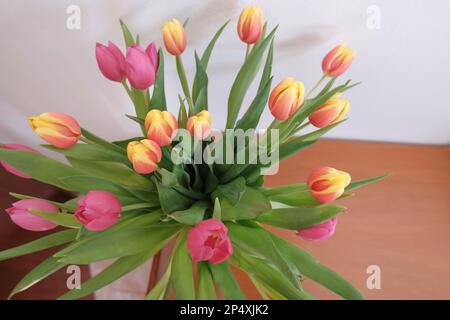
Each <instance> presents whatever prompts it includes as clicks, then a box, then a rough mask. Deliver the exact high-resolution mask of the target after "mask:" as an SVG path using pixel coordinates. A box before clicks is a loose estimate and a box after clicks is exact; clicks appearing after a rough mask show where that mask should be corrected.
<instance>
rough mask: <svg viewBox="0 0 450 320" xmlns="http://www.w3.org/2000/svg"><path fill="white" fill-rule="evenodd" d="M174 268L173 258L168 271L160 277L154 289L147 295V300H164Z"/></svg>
mask: <svg viewBox="0 0 450 320" xmlns="http://www.w3.org/2000/svg"><path fill="white" fill-rule="evenodd" d="M171 270H172V260H171V261H170V262H169V265H168V266H167V269H166V271H165V272H164V274H163V275H162V277H161V279H159V281H158V283H157V284H156V285H155V286H154V287H153V289H152V290H150V292H149V293H148V294H147V296H146V297H145V299H146V300H162V299H163V298H164V296H165V295H166V293H167V289H168V286H169V281H170V275H171Z"/></svg>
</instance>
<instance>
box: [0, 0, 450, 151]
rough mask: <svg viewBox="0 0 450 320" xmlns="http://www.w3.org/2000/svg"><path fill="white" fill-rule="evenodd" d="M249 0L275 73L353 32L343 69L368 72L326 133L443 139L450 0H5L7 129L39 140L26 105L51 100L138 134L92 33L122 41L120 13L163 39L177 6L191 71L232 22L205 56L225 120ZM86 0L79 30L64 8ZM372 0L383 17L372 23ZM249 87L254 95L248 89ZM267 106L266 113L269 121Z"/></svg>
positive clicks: (171, 71)
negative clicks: (99, 61) (338, 122)
mask: <svg viewBox="0 0 450 320" xmlns="http://www.w3.org/2000/svg"><path fill="white" fill-rule="evenodd" d="M246 3H258V4H259V5H260V6H261V8H262V9H263V11H264V13H265V16H266V18H267V19H268V20H269V21H270V24H271V25H272V26H273V25H275V24H278V23H279V24H280V27H279V30H278V33H277V36H276V53H275V66H274V74H275V81H276V82H278V81H280V80H281V79H282V78H284V77H286V76H293V77H295V78H298V79H300V80H302V81H303V82H304V83H305V85H306V87H307V88H308V87H311V86H312V84H313V83H314V82H315V81H316V79H318V78H319V77H320V76H321V70H320V62H321V59H322V57H323V55H324V54H325V53H326V52H327V51H328V50H329V49H331V48H332V47H333V46H334V45H336V44H337V43H340V42H346V43H347V44H349V45H350V46H352V47H353V48H354V49H355V51H356V52H357V59H356V60H355V62H354V64H353V66H352V67H351V69H350V70H349V71H348V72H347V73H346V74H345V78H351V79H354V80H358V81H362V82H363V84H362V85H361V86H359V87H357V88H355V89H354V90H351V91H350V92H349V93H348V94H346V95H345V97H346V98H348V99H349V100H350V101H351V111H350V118H351V119H350V121H348V122H346V123H345V124H344V125H342V127H339V128H337V129H336V130H334V131H333V132H332V133H331V134H329V136H330V137H335V138H346V139H365V140H383V141H399V142H409V143H431V144H448V143H449V142H450V139H449V138H450V129H449V126H448V122H449V120H450V111H449V108H450V106H449V101H450V99H449V98H448V93H449V92H450V81H449V79H450V19H449V13H450V1H446V0H440V1H439V0H435V1H426V0H421V1H411V0H395V1H393V0H390V1H388V0H383V1H382V0H372V1H360V0H352V1H349V0H334V1H324V0H321V1H318V0H314V1H313V0H308V1H306V0H303V1H294V0H290V1H288V0H277V1H269V0H264V1H251V2H250V1H238V0H226V1H225V0H222V1H217V0H215V1H214V0H210V1H200V0H178V1H168V0H166V1H157V0H148V1H143V0H142V1H141V0H135V1H129V0H127V1H125V0H95V1H92V0H91V1H88V0H69V1H66V0H53V1H50V0H41V1H32V0H17V1H13V0H0V39H1V50H0V70H1V78H0V108H1V109H0V110H1V117H0V141H1V142H20V143H26V144H30V145H35V144H38V143H41V140H40V139H39V138H37V137H36V136H35V135H34V134H33V133H32V131H31V130H30V129H29V127H28V125H27V123H26V117H27V116H29V115H34V114H38V113H41V112H45V111H60V112H65V113H69V114H71V115H73V116H75V117H76V118H77V119H78V120H79V122H80V123H81V124H82V125H83V126H84V127H86V128H89V129H90V130H93V131H95V132H97V133H98V134H100V135H103V136H105V137H107V138H110V139H120V138H127V137H129V136H130V135H133V134H137V133H138V129H137V128H136V126H135V124H134V123H133V122H131V121H130V120H128V119H126V118H125V117H124V116H123V115H124V114H125V113H132V106H131V104H130V103H129V102H128V100H127V97H126V94H125V93H124V92H123V90H122V88H121V86H120V85H117V84H116V83H113V82H110V81H108V80H106V79H104V78H103V77H102V76H101V74H100V72H99V71H98V69H97V66H96V62H95V56H94V47H95V42H96V41H99V42H103V43H105V42H107V40H112V41H114V42H116V43H118V44H120V45H121V46H122V47H123V45H122V38H121V33H120V28H119V25H118V19H119V18H123V19H124V20H125V21H126V22H127V24H128V25H129V26H130V28H131V29H132V31H133V32H138V33H139V34H141V39H142V40H143V42H144V43H147V42H148V41H151V40H155V41H156V42H157V43H158V44H161V43H162V41H161V35H160V26H161V24H162V22H163V21H164V20H165V19H168V18H171V17H172V16H175V17H178V18H180V20H184V18H186V17H190V18H191V20H190V23H189V26H188V45H189V48H188V50H187V52H186V54H184V56H183V57H184V60H185V65H186V67H187V70H188V73H189V74H190V75H192V74H193V71H194V65H193V50H194V49H197V50H199V51H202V50H203V48H204V47H205V44H206V43H207V42H208V41H209V39H210V37H211V36H212V34H213V33H214V32H215V30H216V29H217V28H218V27H219V26H220V25H221V24H222V23H223V22H224V21H225V20H226V19H228V18H232V19H233V20H232V22H231V24H230V26H229V27H228V29H227V30H226V32H225V33H224V35H223V37H222V38H221V39H220V41H219V43H218V45H217V47H216V50H215V51H214V53H213V57H212V60H211V63H210V67H209V75H210V94H209V97H210V103H209V104H210V110H211V111H212V112H213V122H214V126H215V127H216V128H221V127H222V126H223V125H224V122H225V118H226V101H227V94H228V90H229V88H230V86H231V83H232V79H233V78H234V76H235V74H236V72H237V68H238V66H239V64H240V63H241V62H242V59H243V56H244V46H243V44H242V43H240V42H239V41H238V38H237V35H236V20H237V16H238V14H239V12H240V10H241V8H242V7H243V6H244V5H245V4H246ZM71 4H76V5H79V6H80V8H81V11H82V17H81V18H82V20H81V27H82V28H81V30H72V31H71V30H68V29H67V28H66V18H67V16H68V15H67V14H66V8H67V6H68V5H71ZM372 5H375V6H376V7H375V10H377V9H379V10H380V14H381V28H380V29H371V28H368V27H367V19H368V18H369V17H370V16H371V15H370V13H369V14H368V13H367V10H368V8H369V7H370V6H372ZM166 61H167V70H166V77H167V83H166V90H167V93H168V99H169V103H170V107H169V109H171V110H172V111H175V110H176V109H177V104H176V103H177V99H176V96H177V93H178V92H181V89H180V87H179V85H178V81H177V80H178V79H177V77H176V73H175V68H174V63H173V59H172V57H170V56H168V55H166ZM249 98H250V97H249ZM271 119H272V118H271V115H270V113H269V112H266V113H265V115H264V119H263V120H264V121H263V124H268V123H269V122H270V121H271Z"/></svg>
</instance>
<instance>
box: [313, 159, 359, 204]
mask: <svg viewBox="0 0 450 320" xmlns="http://www.w3.org/2000/svg"><path fill="white" fill-rule="evenodd" d="M350 181H351V177H350V175H349V174H348V173H347V172H345V171H339V170H336V169H334V168H331V167H319V168H316V169H314V170H313V171H312V172H311V173H310V174H309V177H308V180H307V184H308V187H309V192H310V193H311V195H312V196H313V197H314V198H315V199H316V200H317V201H319V202H321V203H330V202H332V201H334V200H336V199H337V198H339V197H340V196H341V195H342V194H343V193H344V190H345V188H346V187H347V186H348V185H349V184H350Z"/></svg>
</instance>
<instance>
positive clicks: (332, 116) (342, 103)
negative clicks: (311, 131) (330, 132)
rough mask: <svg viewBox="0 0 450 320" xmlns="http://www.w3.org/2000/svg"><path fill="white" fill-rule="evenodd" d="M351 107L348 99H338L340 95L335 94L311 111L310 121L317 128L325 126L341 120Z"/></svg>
mask: <svg viewBox="0 0 450 320" xmlns="http://www.w3.org/2000/svg"><path fill="white" fill-rule="evenodd" d="M349 109H350V103H349V102H348V101H347V100H341V99H338V96H336V95H335V96H334V97H333V98H331V99H330V100H328V101H327V102H325V103H324V104H323V105H321V106H320V107H319V108H318V109H317V110H316V111H314V112H313V113H311V114H310V115H309V121H310V122H311V123H312V124H313V125H314V126H315V127H317V128H324V127H326V126H329V125H330V124H333V123H336V122H339V121H341V120H342V119H343V118H344V117H345V115H346V114H347V112H348V110H349Z"/></svg>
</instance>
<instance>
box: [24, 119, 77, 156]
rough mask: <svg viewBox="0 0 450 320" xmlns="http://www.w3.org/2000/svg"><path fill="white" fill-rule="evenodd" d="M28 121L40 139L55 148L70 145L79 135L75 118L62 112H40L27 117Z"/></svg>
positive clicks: (63, 147) (75, 141)
mask: <svg viewBox="0 0 450 320" xmlns="http://www.w3.org/2000/svg"><path fill="white" fill-rule="evenodd" d="M28 123H29V124H30V126H31V128H32V129H33V130H34V132H36V133H37V134H38V135H39V136H40V137H41V138H42V139H44V140H45V141H47V142H48V143H50V144H51V145H53V146H55V147H57V148H62V149H67V148H70V147H72V146H73V145H74V144H76V143H77V141H78V138H79V137H80V135H81V128H80V125H79V124H78V122H77V120H75V119H74V118H72V117H71V116H69V115H67V114H63V113H57V112H46V113H42V114H41V115H39V116H36V117H29V118H28Z"/></svg>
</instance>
